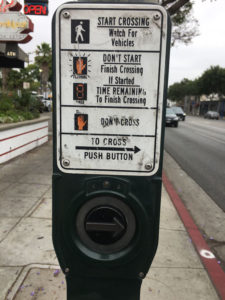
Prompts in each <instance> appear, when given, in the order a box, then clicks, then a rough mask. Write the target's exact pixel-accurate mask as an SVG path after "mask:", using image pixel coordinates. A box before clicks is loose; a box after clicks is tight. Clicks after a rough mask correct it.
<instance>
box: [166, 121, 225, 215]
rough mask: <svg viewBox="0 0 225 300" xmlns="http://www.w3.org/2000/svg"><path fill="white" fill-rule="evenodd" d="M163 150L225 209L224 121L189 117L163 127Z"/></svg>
mask: <svg viewBox="0 0 225 300" xmlns="http://www.w3.org/2000/svg"><path fill="white" fill-rule="evenodd" d="M165 150H166V151H167V152H168V153H169V154H170V155H171V156H172V157H173V158H174V159H175V161H176V162H177V163H178V164H179V165H180V166H181V168H182V169H183V170H184V171H185V172H186V173H187V174H188V175H189V176H191V177H192V178H193V179H194V180H195V181H196V182H197V183H198V184H199V185H200V186H201V187H202V189H203V190H204V191H205V192H206V193H207V194H208V195H209V196H210V197H211V198H212V199H213V200H214V201H215V202H216V203H217V205H218V206H219V207H220V208H221V209H223V211H225V121H222V120H220V121H217V120H205V119H203V118H198V117H189V116H188V117H187V119H186V121H185V122H182V121H180V122H179V126H178V128H174V127H166V136H165Z"/></svg>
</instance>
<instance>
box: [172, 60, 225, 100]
mask: <svg viewBox="0 0 225 300" xmlns="http://www.w3.org/2000/svg"><path fill="white" fill-rule="evenodd" d="M212 93H216V94H219V95H221V94H225V69H224V68H220V67H219V66H214V67H210V68H209V69H207V70H206V71H205V72H204V73H203V74H202V76H201V77H199V78H197V79H195V80H189V79H183V80H182V81H181V82H176V83H174V84H172V85H171V86H170V87H169V90H168V98H169V99H171V100H174V101H181V100H182V99H183V98H184V97H185V96H188V95H189V96H200V95H202V94H206V95H210V94H212Z"/></svg>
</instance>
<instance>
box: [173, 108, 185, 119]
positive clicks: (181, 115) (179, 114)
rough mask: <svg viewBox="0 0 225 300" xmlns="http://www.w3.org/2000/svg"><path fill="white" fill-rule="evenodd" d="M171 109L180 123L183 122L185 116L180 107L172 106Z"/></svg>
mask: <svg viewBox="0 0 225 300" xmlns="http://www.w3.org/2000/svg"><path fill="white" fill-rule="evenodd" d="M172 109H173V111H174V112H175V114H176V115H177V116H178V118H179V119H180V120H181V121H185V117H186V114H185V112H184V111H183V109H182V108H181V107H179V106H173V107H172Z"/></svg>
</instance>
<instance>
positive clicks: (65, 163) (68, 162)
mask: <svg viewBox="0 0 225 300" xmlns="http://www.w3.org/2000/svg"><path fill="white" fill-rule="evenodd" d="M63 165H64V167H69V165H70V161H69V160H68V159H64V160H63Z"/></svg>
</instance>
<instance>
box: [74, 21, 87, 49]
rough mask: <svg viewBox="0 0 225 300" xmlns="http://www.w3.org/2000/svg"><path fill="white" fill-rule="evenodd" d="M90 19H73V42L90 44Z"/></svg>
mask: <svg viewBox="0 0 225 300" xmlns="http://www.w3.org/2000/svg"><path fill="white" fill-rule="evenodd" d="M89 35H90V20H71V42H72V43H75V44H89Z"/></svg>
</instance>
